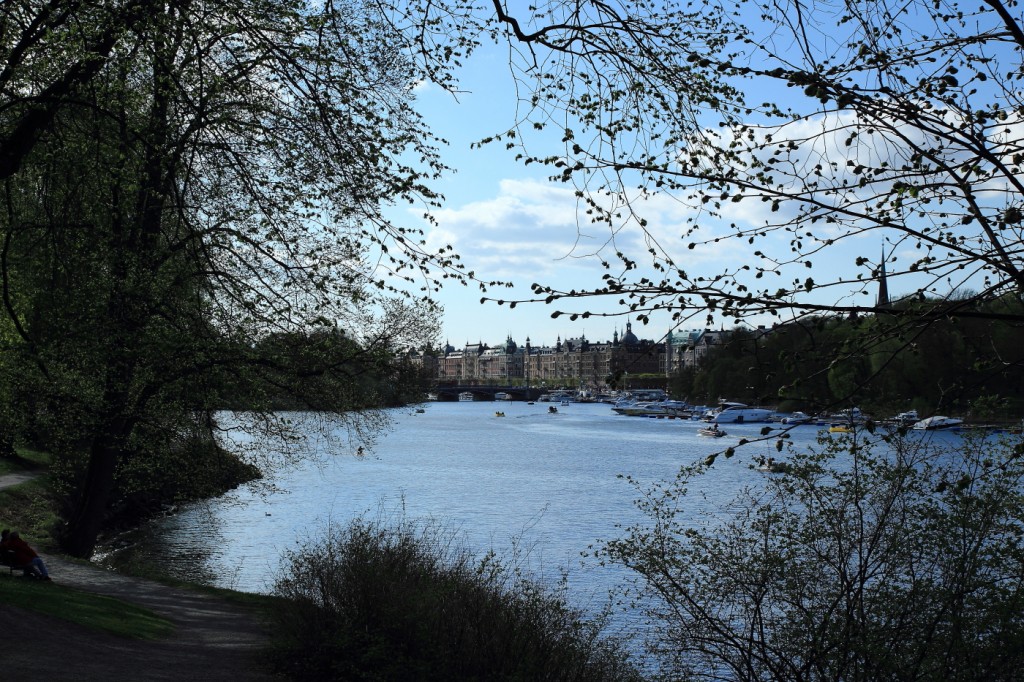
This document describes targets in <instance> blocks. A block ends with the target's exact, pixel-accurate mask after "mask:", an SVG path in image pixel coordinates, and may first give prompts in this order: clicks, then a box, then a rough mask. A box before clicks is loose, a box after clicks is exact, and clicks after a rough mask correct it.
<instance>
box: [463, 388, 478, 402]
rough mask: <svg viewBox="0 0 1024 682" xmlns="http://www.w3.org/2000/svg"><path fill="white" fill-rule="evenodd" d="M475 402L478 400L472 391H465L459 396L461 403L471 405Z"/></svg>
mask: <svg viewBox="0 0 1024 682" xmlns="http://www.w3.org/2000/svg"><path fill="white" fill-rule="evenodd" d="M474 400H476V397H475V396H474V395H473V392H472V391H463V392H462V393H460V394H459V402H460V403H471V402H473V401H474Z"/></svg>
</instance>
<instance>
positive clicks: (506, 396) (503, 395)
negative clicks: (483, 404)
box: [494, 391, 512, 400]
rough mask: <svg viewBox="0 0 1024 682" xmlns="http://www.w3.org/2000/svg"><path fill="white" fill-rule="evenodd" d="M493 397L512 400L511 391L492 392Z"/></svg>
mask: <svg viewBox="0 0 1024 682" xmlns="http://www.w3.org/2000/svg"><path fill="white" fill-rule="evenodd" d="M494 399H495V400H512V394H511V393H505V392H504V391H499V392H498V393H495V394H494Z"/></svg>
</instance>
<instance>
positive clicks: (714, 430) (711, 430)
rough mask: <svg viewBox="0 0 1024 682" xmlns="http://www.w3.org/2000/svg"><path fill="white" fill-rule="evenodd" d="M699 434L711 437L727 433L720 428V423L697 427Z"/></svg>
mask: <svg viewBox="0 0 1024 682" xmlns="http://www.w3.org/2000/svg"><path fill="white" fill-rule="evenodd" d="M697 434H698V435H700V436H708V437H709V438H721V437H722V436H724V435H726V433H725V431H723V430H722V429H720V428H718V424H715V425H714V426H705V427H703V428H700V429H697Z"/></svg>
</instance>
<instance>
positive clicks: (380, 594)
mask: <svg viewBox="0 0 1024 682" xmlns="http://www.w3.org/2000/svg"><path fill="white" fill-rule="evenodd" d="M286 566H287V569H286V570H287V575H285V576H283V577H282V578H280V579H279V580H278V582H277V584H276V590H275V591H276V594H277V595H279V596H282V597H284V598H285V599H284V600H282V602H283V604H282V606H281V608H280V609H279V610H278V612H277V614H276V615H277V621H278V631H279V632H280V633H281V635H280V637H279V641H278V646H277V649H276V651H275V653H274V657H275V660H276V661H277V664H278V667H279V668H280V669H281V670H282V671H283V672H285V673H287V674H288V675H290V676H292V677H293V678H295V679H305V680H321V679H365V680H371V679H372V680H524V681H525V680H581V681H582V680H586V681H588V682H600V681H602V680H633V679H640V675H639V673H638V672H637V670H636V669H634V667H633V666H632V665H631V664H630V662H629V660H628V659H629V656H628V654H627V653H626V652H625V650H624V648H623V647H622V646H621V643H619V642H615V641H613V640H612V639H610V638H607V637H604V636H602V634H601V626H600V625H598V624H596V623H595V622H591V621H588V620H586V619H584V617H583V614H582V613H581V612H580V611H578V610H576V609H573V608H571V607H569V606H568V605H567V603H566V602H565V600H564V599H563V598H562V597H561V596H559V595H558V594H556V593H553V592H551V591H548V590H545V589H544V588H542V587H540V586H539V585H537V584H536V583H534V582H532V581H530V580H528V579H526V578H524V577H523V576H522V575H521V573H520V572H519V571H514V570H509V569H507V568H505V567H504V566H502V565H501V563H500V562H498V561H497V559H496V557H495V556H494V555H488V556H486V557H484V558H483V559H475V558H474V557H473V556H472V555H471V554H470V553H469V552H468V551H466V550H464V549H462V548H461V547H459V546H458V545H457V544H456V543H455V542H454V541H453V538H452V536H451V534H450V533H445V532H444V531H442V530H441V529H439V528H438V527H437V526H436V525H430V524H428V525H427V526H425V527H414V526H412V525H411V524H408V523H405V522H402V523H398V524H397V525H396V527H391V526H388V525H387V524H384V523H381V522H368V521H365V520H362V519H360V520H357V521H355V522H353V523H352V524H350V525H349V526H348V527H346V528H344V529H343V530H340V531H339V530H334V531H329V532H328V533H327V537H326V538H325V539H323V540H319V541H314V542H310V543H307V544H305V545H304V546H302V547H301V548H300V549H297V550H295V551H294V552H293V553H291V555H290V556H289V557H287V560H286Z"/></svg>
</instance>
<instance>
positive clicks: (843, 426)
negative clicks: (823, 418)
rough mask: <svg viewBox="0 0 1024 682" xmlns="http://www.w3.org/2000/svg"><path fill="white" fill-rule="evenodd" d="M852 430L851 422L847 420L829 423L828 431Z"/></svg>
mask: <svg viewBox="0 0 1024 682" xmlns="http://www.w3.org/2000/svg"><path fill="white" fill-rule="evenodd" d="M852 431H853V424H850V423H849V422H836V423H835V424H829V426H828V432H829V433H850V432H852Z"/></svg>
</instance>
